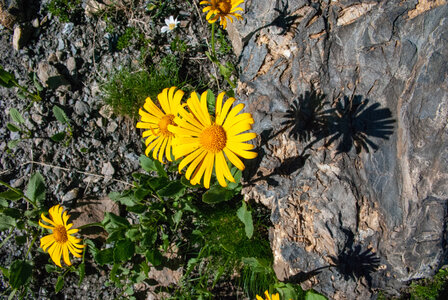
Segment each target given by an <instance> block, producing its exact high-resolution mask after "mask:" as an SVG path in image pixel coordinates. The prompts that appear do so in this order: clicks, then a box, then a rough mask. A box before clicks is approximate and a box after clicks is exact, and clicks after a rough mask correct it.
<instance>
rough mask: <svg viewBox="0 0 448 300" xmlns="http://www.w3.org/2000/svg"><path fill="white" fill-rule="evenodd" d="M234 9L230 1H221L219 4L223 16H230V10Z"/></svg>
mask: <svg viewBox="0 0 448 300" xmlns="http://www.w3.org/2000/svg"><path fill="white" fill-rule="evenodd" d="M231 9H232V4H231V3H230V1H228V0H223V1H219V3H218V10H219V12H220V13H222V14H228V13H230V10H231Z"/></svg>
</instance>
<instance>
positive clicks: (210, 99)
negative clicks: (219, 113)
mask: <svg viewBox="0 0 448 300" xmlns="http://www.w3.org/2000/svg"><path fill="white" fill-rule="evenodd" d="M215 105H216V99H215V94H213V92H212V90H210V89H208V90H207V107H208V111H209V112H210V113H214V111H215Z"/></svg>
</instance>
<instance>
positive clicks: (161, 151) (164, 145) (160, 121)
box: [137, 86, 184, 163]
mask: <svg viewBox="0 0 448 300" xmlns="http://www.w3.org/2000/svg"><path fill="white" fill-rule="evenodd" d="M175 90H176V87H174V86H173V87H171V88H166V89H164V90H163V91H162V92H161V93H160V94H159V95H158V96H157V99H158V100H159V103H160V106H161V108H162V109H160V108H158V107H157V106H156V105H155V104H154V103H153V102H152V100H151V98H150V97H148V98H146V102H145V104H144V105H143V108H144V110H143V109H141V108H140V110H139V112H138V113H139V115H140V116H141V117H142V118H141V121H140V122H138V123H137V128H144V129H148V130H146V131H144V132H143V134H142V135H143V138H146V141H145V144H146V151H145V154H146V156H149V152H151V150H153V152H152V156H153V157H154V159H158V160H159V161H160V162H162V163H163V157H164V155H165V157H166V159H168V160H169V161H172V159H171V149H172V139H173V137H174V134H173V133H171V132H170V131H168V125H174V122H173V120H174V117H176V116H177V112H178V110H179V107H180V101H181V100H182V97H183V95H184V92H183V91H182V90H177V91H176V93H174V91H175Z"/></svg>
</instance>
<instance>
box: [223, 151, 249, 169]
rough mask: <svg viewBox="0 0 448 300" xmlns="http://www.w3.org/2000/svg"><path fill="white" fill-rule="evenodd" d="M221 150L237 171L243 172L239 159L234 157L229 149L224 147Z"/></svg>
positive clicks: (242, 165)
mask: <svg viewBox="0 0 448 300" xmlns="http://www.w3.org/2000/svg"><path fill="white" fill-rule="evenodd" d="M223 150H224V153H225V154H226V156H227V158H228V159H229V160H230V162H231V163H232V164H233V165H234V166H235V167H237V168H238V169H240V170H241V171H243V170H244V164H243V162H242V161H241V159H239V158H238V156H236V155H235V154H234V153H233V152H232V151H230V149H229V148H227V147H225V148H224V149H223Z"/></svg>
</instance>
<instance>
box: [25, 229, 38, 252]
mask: <svg viewBox="0 0 448 300" xmlns="http://www.w3.org/2000/svg"><path fill="white" fill-rule="evenodd" d="M36 239H37V235H36V234H35V235H34V237H33V240H32V241H31V244H30V246H29V247H28V251H27V252H26V255H25V257H28V254H29V253H30V251H31V247H33V245H34V242H35V241H36Z"/></svg>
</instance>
